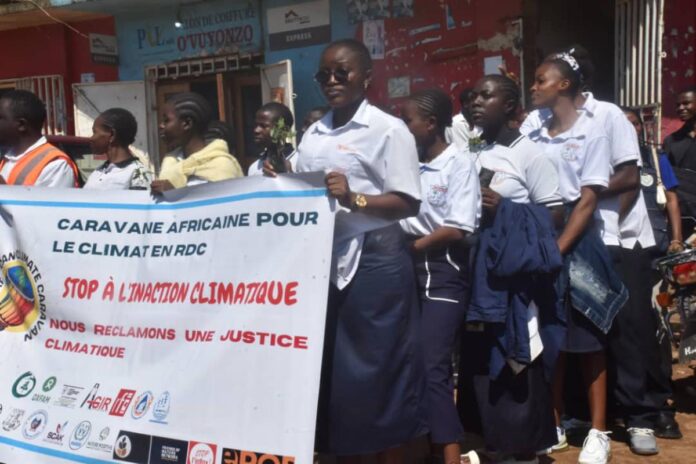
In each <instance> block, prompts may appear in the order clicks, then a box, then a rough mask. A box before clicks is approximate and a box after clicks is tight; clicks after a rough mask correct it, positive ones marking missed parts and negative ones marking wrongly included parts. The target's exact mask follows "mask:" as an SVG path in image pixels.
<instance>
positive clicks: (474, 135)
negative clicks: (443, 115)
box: [445, 113, 481, 151]
mask: <svg viewBox="0 0 696 464" xmlns="http://www.w3.org/2000/svg"><path fill="white" fill-rule="evenodd" d="M479 137H481V128H480V127H478V126H474V127H473V128H472V127H471V126H470V125H469V121H467V120H466V118H465V117H464V115H463V114H461V113H459V114H456V115H454V116H453V117H452V125H451V126H450V127H448V128H446V129H445V140H446V141H447V143H453V144H454V145H455V146H456V147H457V148H459V149H460V150H462V151H469V141H470V140H472V139H478V138H479Z"/></svg>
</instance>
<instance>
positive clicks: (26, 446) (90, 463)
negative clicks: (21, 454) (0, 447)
mask: <svg viewBox="0 0 696 464" xmlns="http://www.w3.org/2000/svg"><path fill="white" fill-rule="evenodd" d="M0 443H3V444H5V445H10V446H14V447H15V448H21V449H23V450H26V451H31V452H33V453H37V454H43V455H45V456H51V457H53V458H60V459H66V460H68V461H73V462H81V463H84V464H112V463H113V462H114V461H113V460H109V461H104V460H101V459H96V458H90V457H87V456H80V455H78V454H72V453H68V452H67V451H61V450H57V449H51V448H44V447H43V446H38V445H32V444H31V443H25V442H23V441H19V440H13V439H12V438H7V437H3V436H2V435H0Z"/></svg>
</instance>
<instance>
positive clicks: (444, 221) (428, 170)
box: [401, 144, 481, 236]
mask: <svg viewBox="0 0 696 464" xmlns="http://www.w3.org/2000/svg"><path fill="white" fill-rule="evenodd" d="M420 183H421V194H422V195H423V201H422V202H421V205H420V212H419V213H418V216H415V217H410V218H407V219H402V220H401V228H402V229H403V230H404V232H406V233H407V234H411V235H418V236H425V235H429V234H431V233H432V232H433V231H435V229H438V228H440V227H443V226H447V227H454V228H456V229H460V230H463V231H466V232H474V231H475V230H476V228H477V227H478V223H479V219H480V218H481V186H480V185H479V179H478V175H477V169H476V166H475V165H474V163H473V161H472V160H471V158H470V157H469V155H468V154H467V153H463V152H462V151H461V150H460V149H459V148H458V147H456V146H455V145H454V144H452V145H450V146H449V147H447V148H446V149H445V151H443V152H442V153H440V155H439V156H437V158H435V159H434V160H432V161H431V162H429V163H421V164H420Z"/></svg>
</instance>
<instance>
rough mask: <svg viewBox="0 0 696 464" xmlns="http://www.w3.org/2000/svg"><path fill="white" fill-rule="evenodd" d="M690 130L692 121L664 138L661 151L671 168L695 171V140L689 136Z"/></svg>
mask: <svg viewBox="0 0 696 464" xmlns="http://www.w3.org/2000/svg"><path fill="white" fill-rule="evenodd" d="M690 128H693V122H692V121H689V122H687V123H686V124H684V125H683V126H682V127H681V129H679V130H678V131H676V132H674V133H672V134H670V135H668V136H667V137H665V141H664V143H663V149H664V151H665V153H666V154H667V157H668V158H669V162H670V163H671V164H672V166H673V167H675V168H683V169H691V170H692V171H696V139H695V138H693V137H691V136H689V132H690Z"/></svg>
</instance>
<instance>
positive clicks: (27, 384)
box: [12, 372, 36, 398]
mask: <svg viewBox="0 0 696 464" xmlns="http://www.w3.org/2000/svg"><path fill="white" fill-rule="evenodd" d="M34 387H36V377H34V374H32V373H31V372H25V373H24V374H22V375H20V376H19V377H18V378H17V380H15V383H14V384H12V396H14V397H15V398H24V397H25V396H29V393H31V392H32V391H34Z"/></svg>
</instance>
